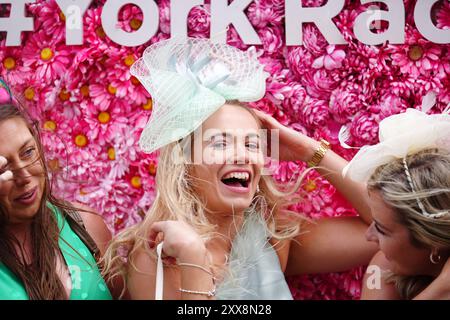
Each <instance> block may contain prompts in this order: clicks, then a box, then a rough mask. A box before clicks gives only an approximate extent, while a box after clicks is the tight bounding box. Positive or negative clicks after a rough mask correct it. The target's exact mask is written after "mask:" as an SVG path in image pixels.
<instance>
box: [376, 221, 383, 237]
mask: <svg viewBox="0 0 450 320" xmlns="http://www.w3.org/2000/svg"><path fill="white" fill-rule="evenodd" d="M375 229H376V230H377V232H378V233H381V234H382V235H386V233H385V232H383V231H382V230H381V229H380V227H379V226H378V225H377V224H376V223H375Z"/></svg>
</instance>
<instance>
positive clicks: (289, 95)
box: [281, 82, 307, 120]
mask: <svg viewBox="0 0 450 320" xmlns="http://www.w3.org/2000/svg"><path fill="white" fill-rule="evenodd" d="M281 92H283V96H284V99H283V101H282V107H283V110H285V111H286V113H288V114H289V116H291V117H292V118H293V119H294V120H296V119H299V116H300V112H301V110H302V109H303V108H304V104H305V99H306V97H307V94H306V90H305V88H304V87H303V86H302V85H301V84H300V83H296V82H291V83H288V84H287V85H286V86H285V87H284V88H283V90H281Z"/></svg>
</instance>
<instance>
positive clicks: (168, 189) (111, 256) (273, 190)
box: [102, 101, 308, 293]
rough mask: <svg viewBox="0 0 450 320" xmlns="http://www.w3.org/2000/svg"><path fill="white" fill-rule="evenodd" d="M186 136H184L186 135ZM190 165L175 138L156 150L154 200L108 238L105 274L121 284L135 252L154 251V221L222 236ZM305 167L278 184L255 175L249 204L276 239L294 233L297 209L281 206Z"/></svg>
mask: <svg viewBox="0 0 450 320" xmlns="http://www.w3.org/2000/svg"><path fill="white" fill-rule="evenodd" d="M227 104H232V105H237V106H240V107H243V108H245V110H247V111H248V112H250V113H251V114H252V116H253V117H254V118H255V119H256V121H257V122H258V124H259V126H260V127H262V125H261V122H260V121H259V119H258V117H257V115H256V114H255V113H254V112H253V111H252V110H251V109H249V108H248V107H246V106H245V105H243V104H242V103H239V102H236V101H229V102H227ZM192 135H193V134H191V136H190V137H188V139H189V138H192ZM191 166H192V165H191V164H189V160H188V159H186V157H185V156H184V155H183V153H182V148H181V147H180V142H174V143H171V144H169V145H167V146H165V147H163V148H161V149H160V154H159V162H158V170H157V173H156V197H155V200H154V202H153V204H152V206H151V208H150V209H149V211H148V212H147V214H146V216H145V218H144V220H143V221H142V222H140V223H138V224H136V225H134V226H131V227H129V228H127V229H126V230H123V231H122V232H120V233H118V234H117V235H116V236H115V237H114V238H113V240H112V241H111V243H110V245H109V246H108V248H107V250H106V253H105V255H104V257H103V261H102V264H103V266H104V268H103V273H104V275H105V276H106V277H109V278H110V279H111V278H114V277H116V276H120V277H122V279H123V280H124V282H125V288H126V283H127V271H128V269H129V268H134V269H135V270H137V268H136V266H135V263H134V259H133V258H134V256H135V253H137V251H138V250H141V249H143V250H145V252H147V253H148V254H150V255H153V256H154V255H155V253H154V251H153V250H151V249H150V247H149V244H148V239H149V229H150V226H151V225H152V224H153V223H154V222H157V221H164V220H177V221H184V222H186V223H188V224H189V225H190V226H191V227H192V228H193V229H194V230H195V231H196V232H197V233H198V234H199V235H200V236H201V237H202V238H203V239H204V240H205V241H208V240H210V239H212V238H214V237H217V236H223V235H220V234H218V233H217V232H215V230H216V226H215V225H213V224H212V223H211V222H210V221H209V219H208V216H207V212H206V208H205V205H204V202H203V201H202V199H201V195H198V194H196V192H194V189H193V186H195V183H196V178H195V177H194V176H192V175H190V174H189V172H190V168H191ZM307 172H308V170H306V171H305V172H303V173H302V174H301V175H300V176H299V177H298V178H297V179H296V180H294V181H290V182H289V183H287V184H286V186H284V187H281V186H280V185H278V184H277V183H276V182H275V180H274V179H273V178H272V177H271V176H264V175H262V176H261V180H260V182H259V189H260V190H259V192H258V194H257V195H256V196H255V197H254V199H253V201H252V204H251V206H250V208H255V209H256V210H255V211H256V212H258V213H259V214H261V215H262V217H263V218H264V219H265V221H266V222H267V231H268V232H269V234H270V236H271V237H272V238H274V239H276V240H285V239H291V238H293V237H294V236H296V235H297V234H299V231H300V221H301V219H299V214H298V213H296V212H293V211H290V210H288V209H287V207H288V206H289V205H290V204H293V203H294V201H298V199H299V198H300V197H299V195H298V194H296V191H297V190H298V189H299V186H300V184H301V182H302V180H303V177H304V176H305V175H306V174H307ZM302 219H306V218H304V217H302ZM122 293H123V292H122Z"/></svg>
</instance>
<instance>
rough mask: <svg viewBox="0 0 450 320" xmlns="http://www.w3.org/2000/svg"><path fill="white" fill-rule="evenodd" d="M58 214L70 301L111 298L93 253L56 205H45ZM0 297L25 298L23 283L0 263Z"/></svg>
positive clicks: (1, 298) (9, 298)
mask: <svg viewBox="0 0 450 320" xmlns="http://www.w3.org/2000/svg"><path fill="white" fill-rule="evenodd" d="M48 206H49V208H51V209H52V210H53V212H54V213H55V215H56V217H57V222H58V227H59V230H60V235H59V248H60V250H61V253H62V255H63V257H64V260H65V262H66V265H67V266H68V268H69V272H70V277H71V279H72V291H71V294H70V297H69V298H70V300H111V299H112V296H111V293H110V292H109V289H108V287H107V286H106V283H105V281H104V280H103V278H102V276H101V274H100V271H99V268H98V266H97V263H96V260H95V258H94V256H93V255H92V254H91V252H90V251H89V249H88V247H86V245H85V244H84V243H83V241H81V239H80V238H79V237H78V236H77V235H76V234H75V232H73V230H72V229H71V228H70V226H69V223H67V221H66V220H65V219H64V217H63V215H62V214H61V212H60V211H59V209H58V208H56V207H54V206H52V205H51V204H49V205H48ZM0 300H28V295H27V293H26V291H25V288H24V286H23V284H22V282H21V281H20V280H19V279H18V278H17V277H16V276H15V275H14V274H13V273H12V272H11V271H10V270H9V269H8V268H7V267H6V266H5V265H4V264H3V263H1V262H0Z"/></svg>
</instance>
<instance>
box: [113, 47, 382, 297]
mask: <svg viewBox="0 0 450 320" xmlns="http://www.w3.org/2000/svg"><path fill="white" fill-rule="evenodd" d="M132 73H133V74H134V75H135V76H137V77H138V78H139V79H140V81H141V82H142V83H143V84H144V85H145V86H146V88H147V89H148V90H149V91H150V92H151V94H152V98H153V101H154V111H153V114H152V118H151V119H150V122H149V124H148V125H147V127H146V129H145V130H144V132H143V134H142V136H141V140H140V146H141V148H142V149H143V150H144V151H146V152H149V153H150V152H153V151H155V150H159V164H158V172H157V177H156V180H157V194H156V198H155V201H154V203H153V205H152V207H151V208H150V210H149V212H148V213H147V215H146V217H145V219H144V220H143V221H142V222H141V223H139V224H137V225H135V226H133V227H131V228H129V229H127V230H124V231H123V232H121V233H120V234H118V235H117V236H116V238H115V239H114V240H113V242H112V243H111V245H110V246H109V247H108V250H107V253H106V254H105V272H108V273H109V274H110V275H113V276H114V275H121V276H123V277H124V279H125V281H126V283H127V288H128V291H129V294H130V296H131V298H133V299H162V298H164V299H215V298H217V299H292V296H291V293H290V290H289V288H288V286H287V283H286V281H285V274H300V273H317V272H331V271H343V270H348V269H350V268H352V267H354V266H358V265H363V264H367V263H368V261H369V260H370V258H371V256H373V254H374V253H375V249H376V246H375V245H373V244H370V243H369V242H367V241H365V239H364V231H365V229H366V228H367V226H368V224H369V223H370V222H371V220H370V214H369V209H368V207H367V205H366V202H365V201H364V190H365V189H364V187H363V186H361V185H360V184H357V183H353V182H351V181H350V180H349V181H347V180H345V179H343V178H342V176H341V174H340V172H341V171H342V169H343V167H344V166H345V165H346V164H347V163H346V161H344V160H343V159H341V158H340V157H338V156H337V155H336V154H335V153H333V152H332V151H331V150H328V149H329V147H328V144H327V143H326V142H325V141H322V142H316V141H314V140H312V139H309V138H307V137H304V136H298V135H296V134H295V133H293V132H292V131H290V130H288V129H287V128H284V130H283V131H282V132H281V139H282V140H283V139H284V141H281V143H282V144H283V146H282V147H281V149H280V151H281V157H282V160H304V161H309V164H310V165H311V166H315V165H317V164H318V163H319V162H320V163H321V165H324V166H325V167H327V171H326V173H327V178H328V179H329V180H330V181H331V182H332V183H333V184H335V186H336V187H337V188H338V189H340V190H341V191H342V192H343V194H344V195H346V196H347V197H348V199H349V200H350V201H351V202H352V204H353V205H354V206H355V207H356V208H357V209H358V210H359V212H360V214H361V217H362V218H363V219H361V218H359V217H351V218H336V219H323V220H319V221H315V222H310V221H306V219H300V218H299V215H298V214H296V213H293V212H289V211H288V210H286V206H287V205H288V204H289V203H290V202H291V201H294V200H295V198H294V197H293V195H294V194H295V191H296V190H297V189H298V186H299V184H300V183H301V179H299V180H298V181H296V182H295V183H294V184H292V185H290V186H284V187H280V186H277V185H276V184H275V182H274V180H273V179H272V177H270V176H268V175H264V174H263V173H264V171H263V169H264V152H265V148H266V147H265V141H266V139H264V137H263V132H262V130H261V129H262V128H263V123H262V122H261V121H263V122H267V123H265V124H264V126H265V127H270V126H269V124H270V123H272V125H273V126H275V125H276V124H275V123H274V122H271V121H272V120H270V119H268V118H264V117H262V116H261V115H257V114H256V113H255V112H254V111H252V110H251V109H249V108H247V106H246V104H245V103H243V102H250V101H256V100H258V99H260V98H261V97H262V96H263V95H264V93H265V79H266V74H265V73H264V71H263V67H262V66H261V65H260V64H259V62H258V60H257V58H256V54H255V52H253V51H247V52H242V51H240V50H238V49H236V48H233V47H230V46H227V45H219V44H213V43H211V42H210V41H209V40H205V39H189V40H188V42H187V43H186V44H176V43H174V42H173V41H171V40H168V41H162V42H159V43H157V44H154V45H152V46H151V47H149V48H147V50H146V51H145V53H144V56H143V58H142V59H140V60H139V61H138V62H137V63H136V64H135V65H134V66H133V68H132ZM239 101H241V102H239ZM293 137H294V138H295V139H297V140H298V139H300V140H301V141H300V143H298V145H296V146H293V145H289V141H291V140H290V139H291V138H293ZM295 139H294V140H295ZM324 172H325V171H324ZM347 188H350V189H347ZM300 222H302V223H301V224H300ZM300 231H301V232H300Z"/></svg>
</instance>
